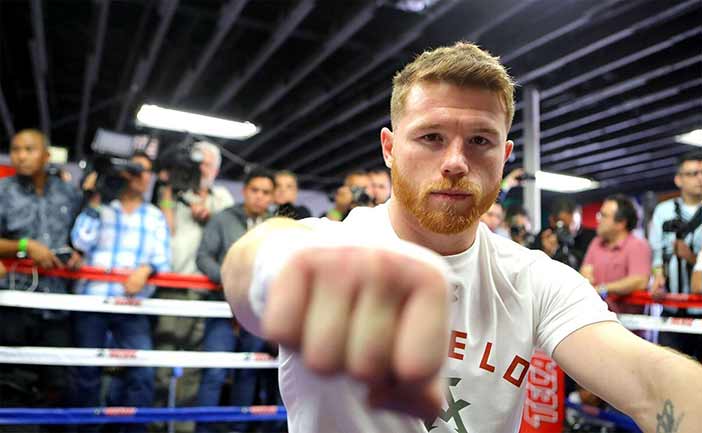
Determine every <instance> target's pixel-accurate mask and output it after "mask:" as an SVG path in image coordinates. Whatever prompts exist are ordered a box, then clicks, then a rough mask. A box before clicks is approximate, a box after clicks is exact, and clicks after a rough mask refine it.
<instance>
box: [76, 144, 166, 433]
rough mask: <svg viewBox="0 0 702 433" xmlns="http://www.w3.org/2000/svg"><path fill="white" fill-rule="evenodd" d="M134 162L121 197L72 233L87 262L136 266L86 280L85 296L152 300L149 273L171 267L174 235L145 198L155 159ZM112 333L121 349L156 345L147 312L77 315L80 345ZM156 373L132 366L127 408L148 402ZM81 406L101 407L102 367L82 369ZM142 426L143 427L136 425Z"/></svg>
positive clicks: (100, 341)
mask: <svg viewBox="0 0 702 433" xmlns="http://www.w3.org/2000/svg"><path fill="white" fill-rule="evenodd" d="M131 162H132V163H135V164H138V165H140V166H141V171H140V172H139V173H123V176H124V177H125V178H126V182H125V183H126V186H125V187H124V188H123V190H122V191H121V192H120V194H119V198H118V199H117V200H113V201H112V202H110V203H109V204H106V205H103V206H101V207H99V208H98V209H94V208H90V209H86V210H85V211H84V212H82V213H81V214H80V215H79V216H78V219H77V220H76V224H75V226H74V227H73V231H72V232H71V239H72V240H73V245H74V246H75V247H76V248H78V249H80V250H81V251H83V252H84V253H85V261H86V264H88V265H91V266H97V267H102V268H107V269H133V272H132V273H131V274H130V275H129V277H128V278H127V281H126V282H125V283H124V284H120V283H107V282H100V281H82V282H80V283H79V284H78V285H77V287H76V291H77V292H78V293H81V294H86V295H101V296H129V297H137V298H148V297H149V296H151V294H152V293H153V292H154V289H155V288H154V286H152V285H147V284H146V281H147V279H148V278H149V276H150V275H151V274H153V273H155V272H165V271H168V270H169V269H170V261H171V249H170V243H169V242H170V241H169V239H170V235H169V231H168V226H167V224H166V220H165V218H164V216H163V214H162V213H161V211H160V210H159V209H158V208H156V207H155V206H153V205H151V204H149V203H147V202H145V201H144V194H145V193H146V191H147V190H148V188H149V187H150V183H151V168H152V165H151V160H150V159H149V158H148V156H146V154H144V153H141V152H138V153H135V154H134V155H133V156H132V159H131ZM108 331H109V332H111V333H112V337H113V339H114V343H115V344H116V346H117V347H118V348H123V349H141V350H148V349H151V347H152V339H151V323H150V321H149V318H148V317H147V316H143V315H134V314H130V315H122V314H105V313H79V314H77V315H76V321H75V337H76V343H77V344H78V346H79V347H105V346H106V344H107V334H108ZM153 387H154V371H153V368H150V367H139V368H129V369H127V371H126V374H125V390H124V401H123V402H120V403H121V404H124V405H127V406H142V407H144V406H150V405H151V403H152V400H153ZM76 396H77V400H78V401H77V404H79V405H82V406H99V405H100V401H99V396H100V368H98V367H82V368H79V369H78V377H77V392H76ZM133 427H136V428H142V426H133Z"/></svg>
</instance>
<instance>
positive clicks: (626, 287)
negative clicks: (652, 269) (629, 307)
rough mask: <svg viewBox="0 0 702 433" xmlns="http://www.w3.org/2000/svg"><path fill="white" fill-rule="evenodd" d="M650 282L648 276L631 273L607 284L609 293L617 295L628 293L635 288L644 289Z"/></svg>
mask: <svg viewBox="0 0 702 433" xmlns="http://www.w3.org/2000/svg"><path fill="white" fill-rule="evenodd" d="M647 283H648V276H644V275H630V276H628V277H624V278H622V279H620V280H616V281H612V282H611V283H607V284H605V287H606V288H607V292H608V293H613V294H615V295H628V294H629V293H631V292H633V291H634V290H643V289H645V288H646V284H647Z"/></svg>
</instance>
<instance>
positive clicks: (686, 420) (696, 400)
mask: <svg viewBox="0 0 702 433" xmlns="http://www.w3.org/2000/svg"><path fill="white" fill-rule="evenodd" d="M657 349H658V350H656V352H657V353H656V354H655V356H653V357H652V358H651V359H649V360H648V362H646V363H645V365H641V367H642V368H643V369H644V370H646V373H645V374H647V375H648V376H649V377H650V381H649V387H648V392H649V395H648V398H647V399H646V402H647V404H645V405H642V407H648V408H649V410H643V411H640V412H639V413H638V414H635V415H634V418H635V420H636V422H637V423H638V424H639V426H640V427H642V429H643V431H644V432H645V433H649V432H650V433H698V432H699V429H700V426H702V411H700V407H702V391H701V390H702V366H701V365H700V364H699V363H698V362H697V361H695V360H692V359H691V358H689V357H687V356H685V355H682V354H679V353H677V352H675V351H673V350H671V349H667V348H657Z"/></svg>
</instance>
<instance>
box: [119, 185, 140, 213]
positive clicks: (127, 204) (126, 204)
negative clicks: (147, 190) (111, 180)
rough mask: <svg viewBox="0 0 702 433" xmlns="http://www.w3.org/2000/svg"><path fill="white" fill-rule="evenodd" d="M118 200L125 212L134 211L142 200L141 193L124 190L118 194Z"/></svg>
mask: <svg viewBox="0 0 702 433" xmlns="http://www.w3.org/2000/svg"><path fill="white" fill-rule="evenodd" d="M119 202H120V204H121V205H122V209H123V210H124V211H125V212H126V213H131V212H134V211H135V210H136V209H137V208H138V207H139V206H141V204H142V203H143V202H144V197H143V196H142V195H141V193H138V192H135V191H129V190H127V191H125V192H123V193H122V195H120V196H119Z"/></svg>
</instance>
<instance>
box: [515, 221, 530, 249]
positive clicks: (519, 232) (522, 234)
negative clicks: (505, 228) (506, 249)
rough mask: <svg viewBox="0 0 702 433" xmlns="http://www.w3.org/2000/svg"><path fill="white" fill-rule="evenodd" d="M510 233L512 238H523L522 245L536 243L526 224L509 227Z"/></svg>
mask: <svg viewBox="0 0 702 433" xmlns="http://www.w3.org/2000/svg"><path fill="white" fill-rule="evenodd" d="M509 235H510V237H511V238H512V240H514V241H516V240H517V239H520V240H521V244H522V245H531V244H533V243H534V235H533V234H531V233H529V232H528V231H527V229H526V227H525V226H524V224H513V225H511V226H510V227H509Z"/></svg>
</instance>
